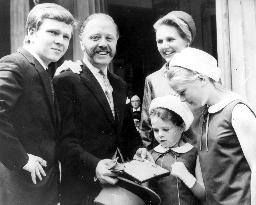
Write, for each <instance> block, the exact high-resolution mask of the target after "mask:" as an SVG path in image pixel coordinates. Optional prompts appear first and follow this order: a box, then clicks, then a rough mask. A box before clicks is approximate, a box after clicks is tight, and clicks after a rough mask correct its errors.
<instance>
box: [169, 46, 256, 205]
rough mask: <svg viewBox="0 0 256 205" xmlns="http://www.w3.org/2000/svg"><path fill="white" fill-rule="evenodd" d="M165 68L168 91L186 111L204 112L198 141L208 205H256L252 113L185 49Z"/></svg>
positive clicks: (202, 57)
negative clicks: (202, 109) (175, 94)
mask: <svg viewBox="0 0 256 205" xmlns="http://www.w3.org/2000/svg"><path fill="white" fill-rule="evenodd" d="M184 58H186V61H184V60H183V59H184ZM169 66H170V71H169V73H168V74H167V76H168V79H169V82H170V85H171V86H172V88H173V89H174V90H175V91H176V92H178V93H179V94H180V96H181V98H182V99H184V100H186V102H187V103H188V105H189V106H190V107H191V109H195V108H198V107H201V106H204V105H207V106H208V112H207V113H206V114H205V115H204V116H203V118H204V124H203V127H202V134H201V136H200V137H199V140H198V141H199V144H200V146H199V147H200V149H199V159H200V164H201V168H202V173H203V179H204V184H205V190H206V202H207V204H210V205H212V204H243V205H249V204H256V157H255V156H256V118H255V113H254V112H253V111H252V109H251V108H250V106H249V105H248V103H247V102H246V101H245V100H244V99H243V98H242V97H240V96H239V95H238V94H235V93H233V92H231V91H228V90H226V89H224V88H223V87H222V86H221V85H220V83H219V79H220V69H219V68H218V67H217V61H216V60H215V58H213V57H212V56H211V55H209V54H207V53H205V52H203V51H201V50H198V49H194V48H186V49H184V50H183V51H181V52H180V53H177V54H175V56H174V57H173V59H172V61H171V62H170V65H169Z"/></svg>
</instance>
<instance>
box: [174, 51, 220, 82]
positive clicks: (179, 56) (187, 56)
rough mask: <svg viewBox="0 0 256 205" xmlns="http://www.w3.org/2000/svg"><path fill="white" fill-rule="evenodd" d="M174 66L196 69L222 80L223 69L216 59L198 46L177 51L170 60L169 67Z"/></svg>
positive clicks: (216, 79) (212, 77)
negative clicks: (197, 47)
mask: <svg viewBox="0 0 256 205" xmlns="http://www.w3.org/2000/svg"><path fill="white" fill-rule="evenodd" d="M174 66H178V67H182V68H186V69H188V70H192V71H196V72H198V73H200V74H202V75H205V76H207V77H209V78H211V79H213V80H215V81H219V80H220V75H221V70H220V68H219V67H218V66H217V61H216V59H215V58H214V57H213V56H211V55H210V54H208V53H206V52H204V51H202V50H199V49H196V48H191V47H188V48H184V49H183V50H182V51H180V52H179V53H176V54H175V55H174V56H173V58H172V60H171V61H170V62H169V68H171V67H174Z"/></svg>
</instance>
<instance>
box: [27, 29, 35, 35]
mask: <svg viewBox="0 0 256 205" xmlns="http://www.w3.org/2000/svg"><path fill="white" fill-rule="evenodd" d="M35 32H36V29H35V28H30V29H28V36H31V35H33V34H34V33H35Z"/></svg>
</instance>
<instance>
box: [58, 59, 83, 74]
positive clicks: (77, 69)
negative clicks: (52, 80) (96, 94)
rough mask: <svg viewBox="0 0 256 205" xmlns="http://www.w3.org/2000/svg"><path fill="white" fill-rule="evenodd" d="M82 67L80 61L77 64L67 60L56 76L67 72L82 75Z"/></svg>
mask: <svg viewBox="0 0 256 205" xmlns="http://www.w3.org/2000/svg"><path fill="white" fill-rule="evenodd" d="M81 65H82V62H81V61H79V60H78V61H76V62H73V61H71V60H66V61H64V63H63V64H62V65H61V66H60V67H58V68H57V69H56V71H55V74H54V76H57V75H59V74H60V73H62V72H64V71H67V70H71V71H72V72H73V73H77V74H80V73H81V71H82V68H81Z"/></svg>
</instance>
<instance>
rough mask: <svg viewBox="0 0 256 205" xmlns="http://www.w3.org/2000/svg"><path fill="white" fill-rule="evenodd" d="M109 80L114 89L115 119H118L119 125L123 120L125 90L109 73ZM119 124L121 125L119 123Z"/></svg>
mask: <svg viewBox="0 0 256 205" xmlns="http://www.w3.org/2000/svg"><path fill="white" fill-rule="evenodd" d="M108 78H109V81H110V84H111V85H112V87H113V93H112V95H113V101H114V105H115V114H116V115H115V117H116V122H117V123H118V122H119V121H120V119H121V107H122V104H123V102H122V99H123V94H124V93H123V90H122V89H121V86H120V83H119V81H117V80H116V79H115V78H114V76H113V75H112V74H111V73H110V72H108ZM118 124H119V123H118Z"/></svg>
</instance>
